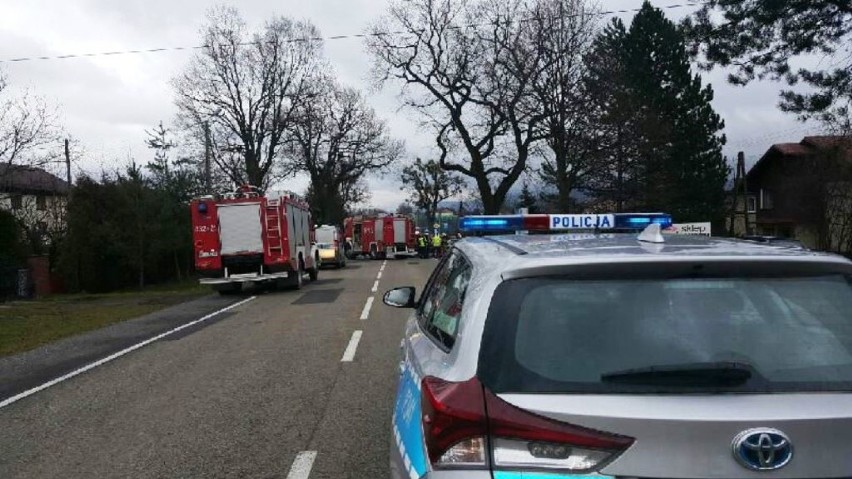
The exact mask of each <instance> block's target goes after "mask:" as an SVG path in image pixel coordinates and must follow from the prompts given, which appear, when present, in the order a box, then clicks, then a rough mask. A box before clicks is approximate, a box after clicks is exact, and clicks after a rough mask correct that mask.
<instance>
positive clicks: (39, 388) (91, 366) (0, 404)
mask: <svg viewBox="0 0 852 479" xmlns="http://www.w3.org/2000/svg"><path fill="white" fill-rule="evenodd" d="M255 298H256V296H252V297H250V298H246V299H244V300H242V301H240V302H238V303H234V304H232V305H230V306H226V307H224V308H222V309H220V310H218V311H214V312H212V313H210V314H208V315H207V316H202V317H200V318H198V319H196V320H195V321H190V322H188V323H186V324H182V325H180V326H178V327H176V328H174V329H170V330H168V331H166V332H165V333H162V334H158V335H156V336H154V337H153V338H148V339H146V340H145V341H142V342H141V343H136V344H134V345H133V346H130V347H128V348H125V349H122V350H121V351H119V352H117V353H113V354H110V355H109V356H107V357H105V358H103V359H99V360H97V361H95V362H93V363H91V364H88V365H86V366H83V367H82V368H80V369H76V370H74V371H71V372H70V373H68V374H66V375H64V376H60V377H58V378H56V379H52V380H50V381H48V382H46V383H44V384H42V385H40V386H36V387H34V388H32V389H29V390H27V391H24V392H22V393H20V394H17V395H15V396H12V397H10V398H9V399H6V400H4V401H2V402H0V408H4V407H6V406H8V405H10V404H12V403H14V402H17V401H20V400H21V399H24V398H25V397H27V396H32V395H33V394H35V393H37V392H39V391H43V390H45V389H47V388H49V387H51V386H54V385H56V384H59V383H61V382H62V381H65V380H67V379H71V378H73V377H74V376H77V375H80V374H83V373H84V372H86V371H88V370H90V369H94V368H96V367H98V366H102V365H104V364H106V363H108V362H110V361H112V360H113V359H117V358H120V357H122V356H124V355H125V354H127V353H131V352H133V351H136V350H137V349H139V348H142V347H145V346H147V345H149V344H151V343H153V342H154V341H157V340H160V339H163V338H165V337H166V336H169V335H171V334H174V333H176V332H178V331H180V330H183V329H186V328H188V327H190V326H194V325H196V324H198V323H201V322H204V321H207V320H208V319H210V318H212V317H214V316H217V315H219V314H222V313H224V312H225V311H228V310H231V309H234V308H236V307H237V306H242V305H244V304H246V303H248V302H249V301H251V300H253V299H255Z"/></svg>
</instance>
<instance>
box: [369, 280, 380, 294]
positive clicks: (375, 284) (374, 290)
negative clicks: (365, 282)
mask: <svg viewBox="0 0 852 479" xmlns="http://www.w3.org/2000/svg"><path fill="white" fill-rule="evenodd" d="M378 289H379V280H376V282H375V283H373V288H372V289H371V290H370V291H372V292H374V293H375V292H376V291H378Z"/></svg>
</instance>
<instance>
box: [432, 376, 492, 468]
mask: <svg viewBox="0 0 852 479" xmlns="http://www.w3.org/2000/svg"><path fill="white" fill-rule="evenodd" d="M421 394H422V400H421V403H422V405H423V407H422V409H423V413H422V414H423V415H422V420H423V435H424V438H425V442H426V449H427V451H428V453H429V459H430V461H432V464H433V465H447V466H451V465H461V464H465V465H467V466H470V465H474V464H477V465H482V466H484V465H485V455H486V454H485V437H486V436H487V435H488V431H487V426H488V424H487V418H486V416H485V398H484V397H483V395H482V385H481V384H479V381H477V380H476V378H474V379H471V380H469V381H465V382H463V383H451V382H447V381H444V380H441V379H438V378H434V377H426V378H424V379H423V383H422V387H421ZM442 459H443V460H442Z"/></svg>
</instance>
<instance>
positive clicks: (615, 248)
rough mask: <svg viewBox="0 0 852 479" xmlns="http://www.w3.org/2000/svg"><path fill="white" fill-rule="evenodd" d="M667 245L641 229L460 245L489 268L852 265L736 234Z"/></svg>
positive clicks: (675, 238)
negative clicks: (642, 236)
mask: <svg viewBox="0 0 852 479" xmlns="http://www.w3.org/2000/svg"><path fill="white" fill-rule="evenodd" d="M664 238H665V242H664V243H647V242H641V241H639V240H638V233H579V234H533V235H499V236H482V237H469V238H465V239H464V240H462V241H460V242H458V243H457V247H458V248H459V249H460V250H461V251H462V252H463V253H464V254H465V255H466V256H468V257H469V258H470V259H471V261H472V262H474V264H475V265H476V264H478V265H481V266H483V267H484V269H485V270H489V271H495V272H496V271H500V272H503V271H506V270H511V269H516V268H524V267H528V266H543V265H561V264H565V265H569V264H580V263H600V262H632V261H654V260H661V261H678V260H681V261H692V260H696V259H699V258H701V259H708V258H710V259H713V260H730V261H737V260H744V261H745V260H750V261H753V260H760V259H766V260H774V261H778V260H784V259H788V260H791V261H816V262H831V263H838V262H839V263H846V264H849V265H852V261H849V260H847V259H845V258H843V257H841V256H838V255H833V254H828V253H821V252H816V251H812V250H808V249H805V248H802V247H800V246H796V245H793V244H790V243H777V244H776V243H757V242H754V241H742V240H737V239H731V238H717V237H706V236H687V235H664Z"/></svg>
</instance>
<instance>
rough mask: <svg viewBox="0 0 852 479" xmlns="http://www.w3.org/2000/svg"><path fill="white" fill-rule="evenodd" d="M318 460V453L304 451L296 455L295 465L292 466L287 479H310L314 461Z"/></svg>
mask: <svg viewBox="0 0 852 479" xmlns="http://www.w3.org/2000/svg"><path fill="white" fill-rule="evenodd" d="M316 458H317V452H316V451H302V452H300V453H299V454H296V459H294V460H293V465H292V466H290V472H289V473H288V474H287V479H308V476H310V475H311V468H312V467H314V460H315V459H316Z"/></svg>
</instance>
